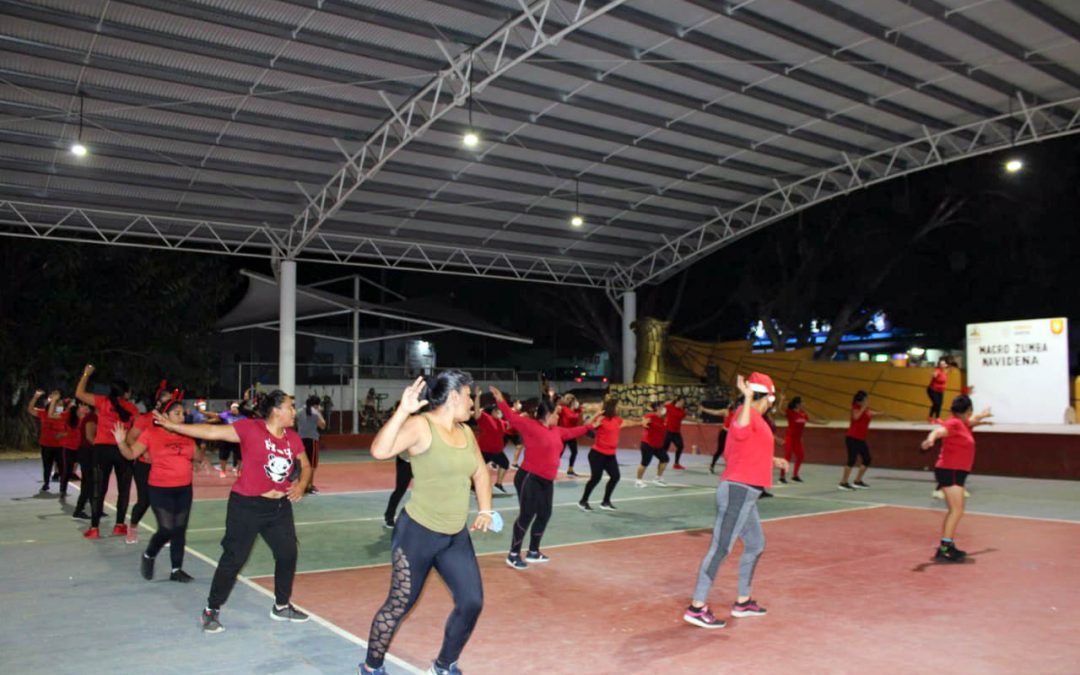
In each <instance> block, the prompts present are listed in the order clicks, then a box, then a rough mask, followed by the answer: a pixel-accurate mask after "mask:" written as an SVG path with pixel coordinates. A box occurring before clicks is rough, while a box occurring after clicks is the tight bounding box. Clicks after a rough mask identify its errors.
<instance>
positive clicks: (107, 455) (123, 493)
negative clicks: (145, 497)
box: [90, 443, 131, 527]
mask: <svg viewBox="0 0 1080 675" xmlns="http://www.w3.org/2000/svg"><path fill="white" fill-rule="evenodd" d="M113 471H116V524H117V525H119V524H120V523H122V522H124V521H125V520H127V510H128V500H129V499H130V498H131V460H129V459H127V458H125V457H124V456H123V455H121V454H120V448H118V447H116V446H115V445H105V444H103V443H99V444H97V445H95V446H94V511H93V513H91V514H90V526H91V527H98V526H99V525H100V524H101V516H102V515H103V514H104V513H105V493H106V492H108V491H109V475H110V474H112V472H113Z"/></svg>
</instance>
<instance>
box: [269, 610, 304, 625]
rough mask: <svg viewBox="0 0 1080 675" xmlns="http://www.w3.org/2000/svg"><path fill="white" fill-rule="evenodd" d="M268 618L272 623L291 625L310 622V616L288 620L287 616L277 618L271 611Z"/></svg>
mask: <svg viewBox="0 0 1080 675" xmlns="http://www.w3.org/2000/svg"><path fill="white" fill-rule="evenodd" d="M270 618H271V619H273V620H274V621H291V622H293V623H306V622H308V621H310V620H311V617H310V616H305V617H304V618H303V619H290V618H289V617H287V616H278V615H277V614H274V610H272V609H271V610H270Z"/></svg>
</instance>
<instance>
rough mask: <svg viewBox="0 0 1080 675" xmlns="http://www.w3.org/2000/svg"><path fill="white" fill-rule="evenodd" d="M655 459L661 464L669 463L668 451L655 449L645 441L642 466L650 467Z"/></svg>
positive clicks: (642, 450) (642, 444)
mask: <svg viewBox="0 0 1080 675" xmlns="http://www.w3.org/2000/svg"><path fill="white" fill-rule="evenodd" d="M653 457H655V458H656V460H657V461H658V462H660V463H661V464H667V463H668V454H667V450H665V449H663V448H654V447H653V446H651V445H649V444H648V443H646V442H645V441H642V442H641V466H649V463H650V462H652V458H653Z"/></svg>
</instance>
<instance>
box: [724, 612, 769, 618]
mask: <svg viewBox="0 0 1080 675" xmlns="http://www.w3.org/2000/svg"><path fill="white" fill-rule="evenodd" d="M766 614H768V612H737V611H735V610H731V616H733V617H735V618H738V619H745V618H747V617H751V616H765V615H766Z"/></svg>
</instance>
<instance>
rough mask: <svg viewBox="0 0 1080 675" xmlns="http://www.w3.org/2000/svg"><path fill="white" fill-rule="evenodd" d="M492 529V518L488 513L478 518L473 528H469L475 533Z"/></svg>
mask: <svg viewBox="0 0 1080 675" xmlns="http://www.w3.org/2000/svg"><path fill="white" fill-rule="evenodd" d="M490 528H491V516H490V515H489V514H487V513H481V514H479V515H478V516H476V520H474V521H473V524H472V526H471V527H470V528H469V529H470V530H473V531H474V532H475V531H476V530H480V531H481V532H487V531H488V530H489V529H490Z"/></svg>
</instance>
